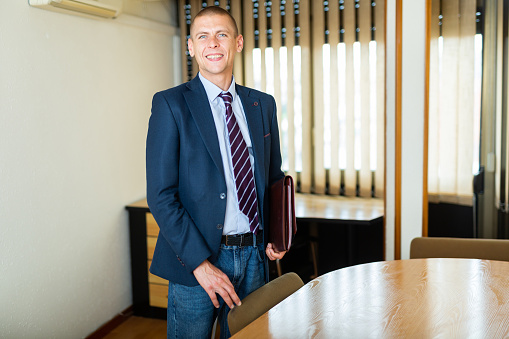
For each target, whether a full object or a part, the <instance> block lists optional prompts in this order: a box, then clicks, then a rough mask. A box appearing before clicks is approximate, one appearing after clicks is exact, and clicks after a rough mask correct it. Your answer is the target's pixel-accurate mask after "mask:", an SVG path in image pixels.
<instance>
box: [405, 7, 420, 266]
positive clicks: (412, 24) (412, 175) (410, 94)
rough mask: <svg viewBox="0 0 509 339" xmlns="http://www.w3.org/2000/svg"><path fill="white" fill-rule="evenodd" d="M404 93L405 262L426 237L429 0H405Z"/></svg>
mask: <svg viewBox="0 0 509 339" xmlns="http://www.w3.org/2000/svg"><path fill="white" fill-rule="evenodd" d="M402 17H403V23H402V24H403V27H402V31H403V36H402V54H403V55H402V66H403V67H402V80H401V82H402V92H401V116H402V118H401V120H402V121H401V123H402V124H401V159H402V160H401V259H408V258H409V257H410V242H411V241H412V239H413V238H415V237H420V236H422V213H423V210H422V201H423V200H422V195H423V192H422V189H423V166H424V162H423V151H424V113H425V112H424V94H425V92H424V89H425V83H426V79H425V71H426V59H425V57H426V48H425V47H426V0H403V13H402Z"/></svg>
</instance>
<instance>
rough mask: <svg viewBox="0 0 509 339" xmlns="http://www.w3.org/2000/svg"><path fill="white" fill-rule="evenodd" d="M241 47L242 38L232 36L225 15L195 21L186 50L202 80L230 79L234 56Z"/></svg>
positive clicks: (231, 28)
mask: <svg viewBox="0 0 509 339" xmlns="http://www.w3.org/2000/svg"><path fill="white" fill-rule="evenodd" d="M243 46H244V39H243V37H242V35H238V36H237V37H236V36H235V27H234V26H233V24H232V23H231V21H230V18H229V17H228V16H226V15H210V16H209V15H204V16H200V17H198V18H196V19H195V20H194V23H193V29H192V31H191V38H190V39H189V40H188V41H187V47H188V48H189V53H190V55H191V56H192V57H195V58H196V62H197V63H198V67H199V69H200V73H201V74H202V75H203V76H204V77H205V78H213V77H216V76H218V75H225V76H231V74H232V72H233V59H234V58H235V53H236V52H241V51H242V48H243Z"/></svg>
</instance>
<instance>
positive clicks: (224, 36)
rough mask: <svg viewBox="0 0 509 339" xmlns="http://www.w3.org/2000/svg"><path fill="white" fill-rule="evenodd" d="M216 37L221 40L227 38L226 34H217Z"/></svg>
mask: <svg viewBox="0 0 509 339" xmlns="http://www.w3.org/2000/svg"><path fill="white" fill-rule="evenodd" d="M218 36H219V37H221V38H226V37H227V35H226V33H219V34H218Z"/></svg>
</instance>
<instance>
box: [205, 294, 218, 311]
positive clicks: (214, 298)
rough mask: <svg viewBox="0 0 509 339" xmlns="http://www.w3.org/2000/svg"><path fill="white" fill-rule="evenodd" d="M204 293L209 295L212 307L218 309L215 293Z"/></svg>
mask: <svg viewBox="0 0 509 339" xmlns="http://www.w3.org/2000/svg"><path fill="white" fill-rule="evenodd" d="M206 292H207V294H208V295H209V298H210V300H211V301H212V303H213V304H214V307H215V308H219V301H218V300H217V297H216V293H214V291H212V290H211V291H206Z"/></svg>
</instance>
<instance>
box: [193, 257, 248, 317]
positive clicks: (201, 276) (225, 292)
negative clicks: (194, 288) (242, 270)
mask: <svg viewBox="0 0 509 339" xmlns="http://www.w3.org/2000/svg"><path fill="white" fill-rule="evenodd" d="M193 273H194V276H195V277H196V280H198V283H199V284H200V285H201V287H203V289H204V290H205V292H207V294H208V295H209V297H210V300H212V303H213V304H214V306H215V307H216V308H219V301H218V300H217V296H216V293H217V294H219V295H220V296H221V297H222V298H223V300H224V302H225V303H226V304H227V305H228V306H229V307H230V308H233V307H234V306H235V305H234V303H235V304H237V305H239V306H240V299H239V297H238V296H237V293H235V289H234V288H233V285H232V283H231V282H230V279H228V276H227V275H226V274H224V273H223V272H222V271H221V270H220V269H219V268H217V267H216V266H214V265H212V264H211V263H210V261H208V260H205V261H204V262H202V263H201V264H200V266H198V267H196V269H195V270H194V271H193Z"/></svg>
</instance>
